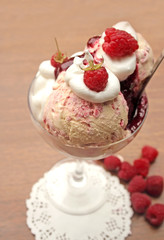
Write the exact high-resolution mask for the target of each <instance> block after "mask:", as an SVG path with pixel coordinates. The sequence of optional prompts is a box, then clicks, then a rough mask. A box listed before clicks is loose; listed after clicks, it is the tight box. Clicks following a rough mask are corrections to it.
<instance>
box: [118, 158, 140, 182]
mask: <svg viewBox="0 0 164 240" xmlns="http://www.w3.org/2000/svg"><path fill="white" fill-rule="evenodd" d="M135 175H136V170H135V168H134V167H133V166H132V165H131V164H130V163H128V162H123V163H122V164H121V169H120V171H119V172H118V177H119V178H120V179H122V180H124V181H129V180H131V179H132V178H133V177H134V176H135Z"/></svg>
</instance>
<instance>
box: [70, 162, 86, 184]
mask: <svg viewBox="0 0 164 240" xmlns="http://www.w3.org/2000/svg"><path fill="white" fill-rule="evenodd" d="M83 178H84V175H83V161H82V160H79V159H77V160H76V168H75V171H74V172H73V179H74V181H75V182H80V181H82V180H83Z"/></svg>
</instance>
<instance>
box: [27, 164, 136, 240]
mask: <svg viewBox="0 0 164 240" xmlns="http://www.w3.org/2000/svg"><path fill="white" fill-rule="evenodd" d="M100 168H101V171H102V167H100ZM104 171H105V170H104ZM47 174H51V170H50V171H49V172H47V173H46V174H45V176H46V177H47ZM105 175H106V178H107V184H106V202H105V204H104V205H103V206H102V207H101V208H99V209H98V210H97V211H95V212H93V213H90V214H87V215H80V216H79V215H70V214H67V213H64V212H62V211H60V210H59V209H57V208H56V207H55V206H54V204H53V203H52V201H50V200H49V197H48V194H47V190H46V177H43V178H41V179H40V180H39V181H38V182H37V183H36V184H35V185H34V186H33V188H32V192H31V195H30V199H28V200H27V201H26V205H27V208H28V210H27V225H28V227H29V228H30V229H31V232H32V233H33V234H34V235H35V239H36V240H123V239H125V238H126V237H127V236H128V235H129V234H131V230H130V226H131V217H132V215H133V211H132V209H131V206H130V205H131V203H130V197H129V193H128V192H127V190H126V189H125V188H124V186H123V185H121V184H120V182H119V180H118V178H117V177H114V176H111V174H110V173H106V171H105ZM97 194H98V193H97Z"/></svg>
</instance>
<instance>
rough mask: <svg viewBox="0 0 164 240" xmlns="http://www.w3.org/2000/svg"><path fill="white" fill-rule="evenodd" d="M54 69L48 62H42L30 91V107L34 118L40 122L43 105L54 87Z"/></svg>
mask: <svg viewBox="0 0 164 240" xmlns="http://www.w3.org/2000/svg"><path fill="white" fill-rule="evenodd" d="M54 69H55V68H54V67H53V66H51V63H50V61H49V60H47V61H43V62H42V63H41V64H40V66H39V70H38V72H37V74H36V76H35V79H34V81H33V83H32V87H31V89H30V97H29V100H30V106H31V111H32V113H33V115H34V118H35V119H36V120H37V121H39V122H42V121H43V111H44V106H45V103H46V101H47V99H48V97H49V95H50V94H51V93H52V91H53V87H54V85H55V79H54Z"/></svg>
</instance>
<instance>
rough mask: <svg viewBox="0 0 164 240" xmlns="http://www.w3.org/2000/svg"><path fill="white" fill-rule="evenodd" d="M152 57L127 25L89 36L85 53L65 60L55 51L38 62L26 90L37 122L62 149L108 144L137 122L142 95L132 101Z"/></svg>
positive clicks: (143, 101)
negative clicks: (136, 105)
mask: <svg viewBox="0 0 164 240" xmlns="http://www.w3.org/2000/svg"><path fill="white" fill-rule="evenodd" d="M153 64H154V61H153V53H152V49H151V47H150V45H149V44H148V43H147V42H146V40H145V39H144V38H143V36H142V35H141V34H139V33H136V31H135V30H134V29H133V27H132V26H131V25H130V24H129V23H128V22H119V23H117V24H116V25H114V26H112V27H111V28H107V29H106V30H105V31H104V32H103V33H102V34H101V35H98V36H94V37H91V38H89V40H88V42H87V44H86V46H85V48H84V50H83V51H81V52H78V53H75V54H74V55H72V56H71V57H69V58H68V57H66V56H65V55H64V54H63V53H61V52H60V51H59V49H58V52H57V53H56V54H55V55H53V56H52V58H51V60H47V61H44V62H42V63H41V65H40V66H39V71H38V73H37V74H36V77H35V80H34V82H33V87H32V88H31V90H30V106H31V111H32V114H33V116H34V118H35V120H36V121H37V122H38V123H39V124H40V125H41V126H42V128H44V129H45V130H46V131H47V132H48V133H49V134H51V135H52V136H54V137H55V138H57V139H58V140H59V141H60V143H61V144H63V146H71V147H80V148H85V147H92V146H97V147H101V146H106V145H108V144H112V143H115V142H117V141H120V140H122V139H124V138H126V137H127V136H128V135H129V134H131V133H132V132H134V131H135V129H136V128H137V127H138V126H139V125H140V124H141V122H142V119H143V118H144V116H145V112H146V108H147V98H146V96H145V95H143V96H142V97H141V99H140V102H139V104H138V108H137V109H136V111H135V112H134V104H133V101H134V99H135V96H136V93H137V92H138V91H139V89H140V87H141V85H142V81H143V80H144V79H145V77H146V76H148V75H149V74H150V72H151V70H152V68H153Z"/></svg>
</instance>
